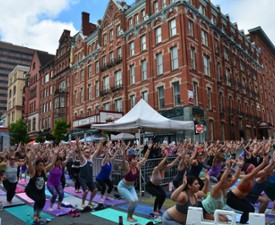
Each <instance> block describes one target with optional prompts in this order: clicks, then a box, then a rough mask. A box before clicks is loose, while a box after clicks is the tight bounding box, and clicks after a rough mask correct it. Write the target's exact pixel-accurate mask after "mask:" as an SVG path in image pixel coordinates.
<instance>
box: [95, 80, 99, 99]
mask: <svg viewBox="0 0 275 225" xmlns="http://www.w3.org/2000/svg"><path fill="white" fill-rule="evenodd" d="M95 96H96V97H99V81H98V80H97V81H95Z"/></svg>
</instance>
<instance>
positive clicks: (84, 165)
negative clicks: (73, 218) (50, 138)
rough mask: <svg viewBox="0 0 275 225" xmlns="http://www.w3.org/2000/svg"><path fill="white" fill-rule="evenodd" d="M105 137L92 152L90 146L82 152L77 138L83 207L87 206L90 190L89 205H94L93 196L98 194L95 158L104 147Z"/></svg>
mask: <svg viewBox="0 0 275 225" xmlns="http://www.w3.org/2000/svg"><path fill="white" fill-rule="evenodd" d="M104 140H105V139H103V138H102V139H101V140H100V142H99V143H98V145H97V147H96V150H95V151H94V152H93V153H91V149H90V148H89V147H84V149H83V153H82V152H81V149H80V146H79V138H76V147H77V148H76V150H75V154H76V156H77V157H78V158H79V160H80V166H79V168H80V170H79V182H80V185H81V187H82V190H83V195H82V205H81V206H82V208H84V207H85V200H86V197H87V195H88V192H89V191H90V192H91V196H90V200H89V202H88V206H92V203H93V202H92V201H93V198H94V197H95V195H96V192H97V188H96V184H95V182H94V180H93V159H94V158H95V157H97V156H98V155H99V152H100V150H101V148H102V145H103V142H104Z"/></svg>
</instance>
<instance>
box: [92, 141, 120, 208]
mask: <svg viewBox="0 0 275 225" xmlns="http://www.w3.org/2000/svg"><path fill="white" fill-rule="evenodd" d="M111 144H112V142H109V143H108V146H107V148H106V149H105V156H104V158H103V160H102V161H101V170H100V172H99V174H98V175H97V176H96V182H97V185H98V189H99V190H100V193H101V199H100V203H104V201H105V199H104V194H105V192H106V185H107V186H108V190H107V193H108V195H110V193H111V192H112V190H113V182H112V181H111V179H110V175H111V172H112V165H113V160H114V159H115V157H116V156H117V154H118V152H119V151H120V149H119V148H118V147H117V146H116V147H115V148H114V152H113V149H112V148H111ZM106 198H107V199H109V200H111V201H113V199H112V198H111V196H107V197H106Z"/></svg>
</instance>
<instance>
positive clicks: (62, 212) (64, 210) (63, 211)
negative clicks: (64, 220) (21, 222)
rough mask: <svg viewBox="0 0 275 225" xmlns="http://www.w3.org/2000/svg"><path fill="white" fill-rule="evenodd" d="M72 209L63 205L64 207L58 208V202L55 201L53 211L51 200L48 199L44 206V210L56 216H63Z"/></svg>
mask: <svg viewBox="0 0 275 225" xmlns="http://www.w3.org/2000/svg"><path fill="white" fill-rule="evenodd" d="M72 209H73V208H66V207H62V209H57V203H55V204H54V205H53V211H50V200H47V201H46V204H45V206H44V208H43V211H44V212H46V213H48V214H51V215H54V216H63V215H67V214H68V213H69V212H70V211H71V210H72Z"/></svg>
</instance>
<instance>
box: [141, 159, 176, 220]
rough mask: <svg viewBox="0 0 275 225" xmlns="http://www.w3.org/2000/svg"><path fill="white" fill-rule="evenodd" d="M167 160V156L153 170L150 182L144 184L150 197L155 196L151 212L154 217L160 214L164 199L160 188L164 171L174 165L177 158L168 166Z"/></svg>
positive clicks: (164, 194)
mask: <svg viewBox="0 0 275 225" xmlns="http://www.w3.org/2000/svg"><path fill="white" fill-rule="evenodd" d="M167 158H168V156H167V155H166V156H165V157H164V158H163V160H162V161H161V162H160V164H159V165H158V166H156V167H155V168H154V170H153V172H152V176H151V178H150V180H149V181H148V182H147V183H146V191H148V192H149V193H150V194H151V195H153V196H156V199H155V203H154V211H153V213H154V214H156V215H158V214H162V212H161V207H162V205H163V203H164V201H165V199H166V193H165V191H164V190H163V188H162V187H161V182H162V180H163V178H164V174H165V171H166V170H168V169H170V168H171V167H172V166H174V165H175V164H176V162H177V161H178V159H179V156H178V157H177V158H176V159H175V160H174V161H173V162H171V163H169V164H168V162H167Z"/></svg>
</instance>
